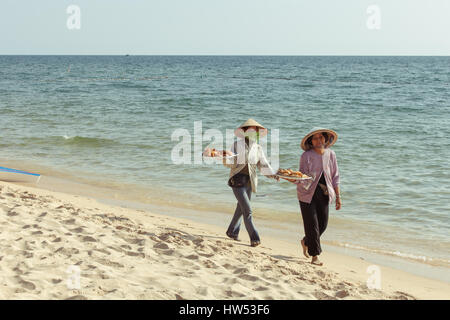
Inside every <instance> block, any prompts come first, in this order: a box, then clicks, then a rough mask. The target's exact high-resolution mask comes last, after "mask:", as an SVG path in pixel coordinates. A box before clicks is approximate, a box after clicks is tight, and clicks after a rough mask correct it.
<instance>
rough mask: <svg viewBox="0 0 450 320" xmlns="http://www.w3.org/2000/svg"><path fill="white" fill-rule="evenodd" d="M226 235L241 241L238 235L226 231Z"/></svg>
mask: <svg viewBox="0 0 450 320" xmlns="http://www.w3.org/2000/svg"><path fill="white" fill-rule="evenodd" d="M226 235H227V236H228V238H231V239H233V240H235V241H240V240H239V238H238V236H233V235H232V234H231V233H228V232H226Z"/></svg>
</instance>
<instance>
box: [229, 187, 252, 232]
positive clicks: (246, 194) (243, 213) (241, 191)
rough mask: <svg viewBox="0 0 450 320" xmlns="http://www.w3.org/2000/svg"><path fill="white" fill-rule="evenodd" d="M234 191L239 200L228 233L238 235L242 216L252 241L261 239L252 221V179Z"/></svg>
mask: <svg viewBox="0 0 450 320" xmlns="http://www.w3.org/2000/svg"><path fill="white" fill-rule="evenodd" d="M232 189H233V193H234V195H235V197H236V199H237V201H238V203H237V205H236V210H235V211H234V215H233V219H231V222H230V225H229V227H228V230H227V233H229V234H231V235H232V236H235V237H237V236H238V234H239V229H240V227H241V218H244V225H245V228H246V229H247V232H248V235H249V237H250V240H251V241H260V239H259V234H258V231H256V228H255V226H254V225H253V221H252V207H251V205H250V199H251V198H252V186H251V184H250V181H249V182H248V184H247V185H246V186H244V187H240V188H232Z"/></svg>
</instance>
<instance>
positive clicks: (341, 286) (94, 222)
mask: <svg viewBox="0 0 450 320" xmlns="http://www.w3.org/2000/svg"><path fill="white" fill-rule="evenodd" d="M0 187H1V189H2V190H1V193H0V196H1V198H0V200H1V201H0V203H1V205H2V206H1V209H2V211H3V212H2V215H1V217H2V220H3V221H2V226H3V227H2V228H3V230H2V232H1V235H2V238H3V239H2V240H3V241H2V243H3V245H5V246H8V247H5V248H4V249H3V250H2V252H3V256H2V258H1V264H0V265H1V266H2V273H3V276H2V282H3V284H4V285H6V286H4V287H3V288H6V289H3V290H1V291H0V294H1V297H2V298H4V299H22V298H25V299H27V298H32V299H45V298H50V299H66V298H80V299H83V298H87V299H114V298H118V299H121V298H126V299H179V298H183V299H234V298H240V299H244V298H248V299H336V298H337V299H414V298H415V299H449V292H450V284H448V283H446V282H443V281H437V280H433V279H429V278H425V277H420V276H416V275H413V274H411V273H408V272H404V271H401V270H397V269H394V268H390V267H385V266H382V265H378V266H377V268H379V269H377V270H379V272H380V275H381V278H380V279H381V290H376V289H369V288H368V287H367V279H368V278H369V277H370V274H369V273H368V268H369V267H370V266H373V263H371V262H369V261H366V260H363V259H358V258H356V257H352V256H350V255H346V254H339V253H335V252H332V250H330V251H328V250H326V251H325V252H324V253H323V254H322V256H321V257H322V260H323V261H324V263H325V266H324V267H315V266H312V265H311V264H310V263H309V260H307V259H306V258H303V257H302V256H301V252H300V246H299V245H295V244H293V243H291V242H288V241H283V240H280V239H276V238H273V237H271V236H269V235H267V236H264V240H263V243H262V245H261V246H260V247H257V248H251V247H250V246H249V244H248V243H247V242H248V239H247V235H246V233H245V232H242V233H241V237H242V241H241V242H235V241H232V240H230V239H228V238H227V237H226V236H225V235H224V232H223V228H221V227H219V226H217V225H213V224H207V223H200V222H198V221H193V220H192V219H186V218H184V217H174V216H172V215H169V214H166V215H162V214H157V213H154V212H152V211H149V210H139V209H138V210H136V209H130V208H126V207H123V206H122V207H120V206H117V205H115V206H114V205H110V204H107V203H105V202H104V201H101V200H100V201H97V200H96V199H94V198H92V197H87V196H80V195H76V194H73V193H72V194H71V193H68V192H67V191H65V192H61V190H60V191H59V192H58V191H50V190H46V189H44V188H40V187H39V188H36V186H32V185H31V184H29V185H24V184H22V185H19V184H16V183H11V182H0ZM79 191H80V190H79ZM174 210H175V211H176V209H174ZM44 213H45V214H44ZM26 226H28V227H26ZM25 227H26V228H25ZM242 231H245V230H242ZM102 235H103V236H102ZM57 239H59V240H58V241H56V242H55V240H57ZM8 248H9V249H8ZM16 256H19V257H22V258H23V260H22V259H21V260H22V261H21V260H18V259H17V258H16ZM167 265H170V266H171V268H172V269H171V270H167ZM70 266H77V267H78V268H80V269H81V274H82V275H83V274H85V273H86V275H85V276H84V277H82V280H83V281H81V282H82V283H84V286H82V288H80V289H77V290H68V289H67V287H66V284H65V282H66V281H65V280H66V279H64V278H67V274H65V271H67V268H68V267H70ZM372 268H373V267H372ZM49 269H50V270H52V271H51V272H49ZM52 274H54V275H58V276H57V277H56V278H54V277H52V276H51V275H52ZM50 278H51V279H50ZM131 283H132V288H133V289H130V285H131ZM174 283H175V284H176V285H174ZM83 288H84V289H83ZM174 288H176V289H174ZM177 290H178V291H177Z"/></svg>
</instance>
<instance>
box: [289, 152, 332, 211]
mask: <svg viewBox="0 0 450 320" xmlns="http://www.w3.org/2000/svg"><path fill="white" fill-rule="evenodd" d="M300 171H301V172H302V173H305V174H307V175H308V176H310V177H312V178H313V180H312V181H311V180H304V181H297V182H296V183H297V197H298V199H299V200H300V201H301V202H306V203H311V200H312V197H313V195H314V191H315V190H316V187H317V184H318V183H319V179H320V175H321V174H322V172H323V173H324V176H325V181H326V183H327V189H328V194H329V198H330V202H329V203H332V202H333V201H334V200H335V198H336V192H335V191H334V188H336V187H337V186H338V185H339V168H338V164H337V160H336V154H335V153H334V151H333V150H331V149H325V152H324V154H323V155H320V154H318V153H317V152H315V151H314V150H312V149H311V150H308V151H305V152H303V154H302V155H301V157H300Z"/></svg>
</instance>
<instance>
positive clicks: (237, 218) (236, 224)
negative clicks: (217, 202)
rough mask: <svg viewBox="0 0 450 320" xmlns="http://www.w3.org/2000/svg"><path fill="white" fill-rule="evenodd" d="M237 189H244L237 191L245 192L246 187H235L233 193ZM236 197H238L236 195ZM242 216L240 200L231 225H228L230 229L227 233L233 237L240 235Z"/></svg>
mask: <svg viewBox="0 0 450 320" xmlns="http://www.w3.org/2000/svg"><path fill="white" fill-rule="evenodd" d="M235 189H243V191H241V190H236V192H239V193H241V192H245V190H244V187H242V188H233V193H234V194H235V195H236V192H235ZM236 198H238V197H237V196H236ZM241 217H242V210H241V206H240V205H239V200H238V203H237V204H236V210H234V215H233V218H232V219H231V222H230V225H229V226H228V230H227V235H228V236H231V237H232V238H237V237H238V235H239V230H240V227H241Z"/></svg>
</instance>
